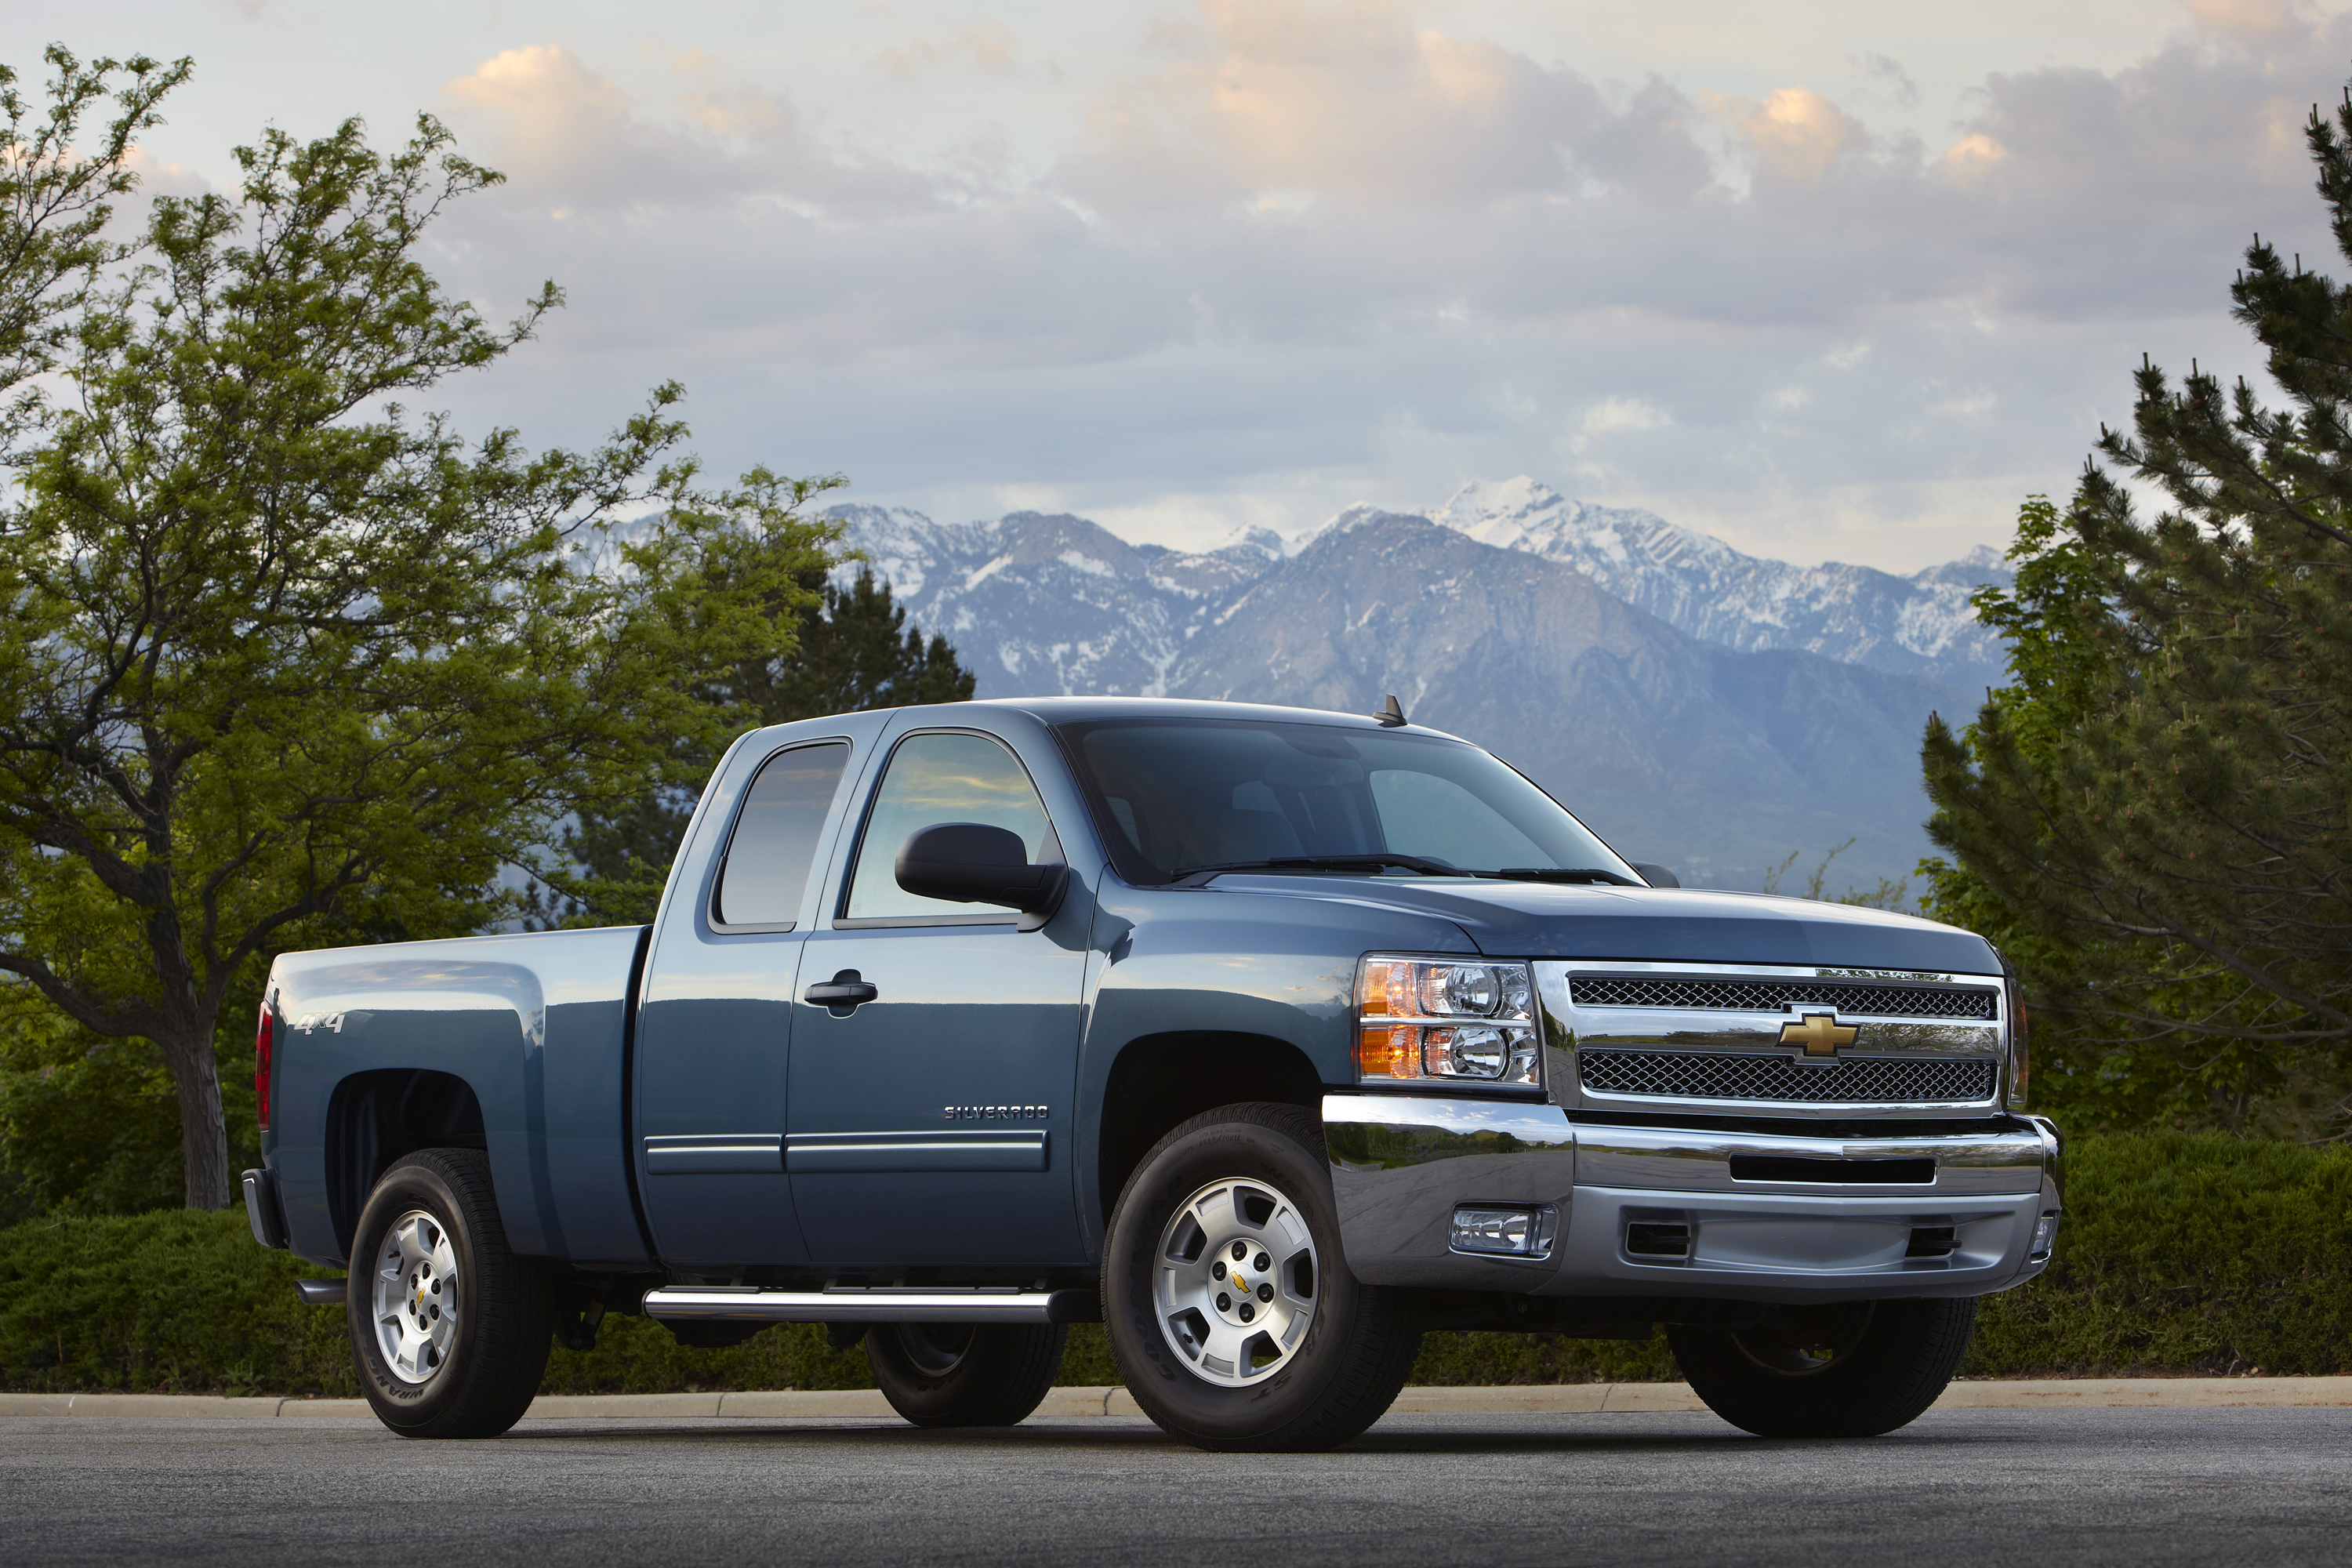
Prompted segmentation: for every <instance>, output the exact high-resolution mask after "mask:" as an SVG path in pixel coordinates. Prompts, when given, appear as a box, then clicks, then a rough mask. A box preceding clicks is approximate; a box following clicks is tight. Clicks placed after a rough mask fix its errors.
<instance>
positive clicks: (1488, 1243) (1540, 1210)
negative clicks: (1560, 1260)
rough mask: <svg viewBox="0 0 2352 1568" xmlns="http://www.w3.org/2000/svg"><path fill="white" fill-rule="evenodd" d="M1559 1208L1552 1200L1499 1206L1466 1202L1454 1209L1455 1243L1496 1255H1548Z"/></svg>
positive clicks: (1456, 1248)
mask: <svg viewBox="0 0 2352 1568" xmlns="http://www.w3.org/2000/svg"><path fill="white" fill-rule="evenodd" d="M1558 1229H1559V1210H1558V1209H1556V1208H1553V1207H1552V1206H1551V1205H1549V1204H1541V1205H1535V1206H1532V1207H1528V1208H1496V1207H1489V1206H1487V1205H1471V1204H1465V1205H1463V1206H1462V1207H1460V1208H1457V1209H1455V1210H1454V1238H1453V1247H1454V1251H1456V1252H1475V1253H1479V1254H1482V1255H1485V1256H1489V1257H1496V1258H1549V1257H1550V1256H1551V1243H1552V1237H1553V1234H1554V1233H1555V1232H1556V1231H1557V1230H1558Z"/></svg>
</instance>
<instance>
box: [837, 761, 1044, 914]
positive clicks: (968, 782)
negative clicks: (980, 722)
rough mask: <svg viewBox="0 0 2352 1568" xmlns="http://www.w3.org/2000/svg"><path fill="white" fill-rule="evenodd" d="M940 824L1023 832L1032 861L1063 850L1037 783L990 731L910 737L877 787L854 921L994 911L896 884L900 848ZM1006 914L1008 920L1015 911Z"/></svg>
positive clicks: (852, 907)
mask: <svg viewBox="0 0 2352 1568" xmlns="http://www.w3.org/2000/svg"><path fill="white" fill-rule="evenodd" d="M942 822H984V823H987V824H988V825H989V826H992V827H1003V828H1006V829H1009V830H1010V831H1012V832H1013V833H1016V834H1019V835H1020V837H1021V842H1022V845H1023V847H1025V848H1026V849H1027V850H1028V852H1029V858H1030V860H1031V862H1032V863H1040V862H1045V861H1057V860H1059V859H1060V858H1062V847H1061V843H1060V841H1059V840H1057V839H1056V838H1055V837H1054V829H1053V826H1052V825H1051V824H1050V823H1048V822H1047V821H1046V820H1045V805H1044V803H1043V802H1041V801H1039V800H1038V798H1037V790H1036V786H1035V785H1034V784H1031V783H1030V782H1029V775H1028V774H1027V773H1025V772H1024V771H1023V770H1022V767H1021V764H1020V763H1019V762H1017V761H1016V760H1014V758H1013V753H1012V752H1008V751H1006V750H1005V749H1004V747H1003V745H1002V744H1001V743H1000V742H995V741H992V740H990V739H988V738H987V737H986V736H984V735H912V736H909V737H908V738H907V739H906V740H905V741H903V742H899V745H898V751H897V752H893V753H892V754H891V757H890V767H889V771H888V772H887V773H884V774H883V775H882V784H881V787H880V788H878V789H877V790H876V791H875V792H874V809H873V811H872V813H871V814H870V815H869V816H867V817H866V837H865V840H864V841H863V842H862V843H860V844H859V846H858V848H857V869H856V872H855V873H854V874H853V875H852V876H851V878H850V882H849V907H848V909H847V910H846V913H847V915H848V918H849V919H851V920H910V919H920V918H922V917H924V916H934V915H976V914H987V913H990V912H992V911H991V910H989V908H988V907H987V906H985V905H982V904H957V903H950V902H948V901H947V900H942V899H924V898H918V897H917V896H916V895H914V894H912V893H909V892H908V891H906V890H905V889H901V888H900V887H899V886H898V850H899V849H900V847H903V846H904V845H905V844H906V842H907V840H908V839H909V838H911V837H914V836H915V835H916V834H918V833H919V832H921V831H922V830H923V829H924V828H926V827H930V826H936V825H938V824H940V823H942ZM995 912H1001V913H1003V915H1004V918H1006V919H1008V920H1010V919H1011V918H1012V915H1011V913H1010V911H995Z"/></svg>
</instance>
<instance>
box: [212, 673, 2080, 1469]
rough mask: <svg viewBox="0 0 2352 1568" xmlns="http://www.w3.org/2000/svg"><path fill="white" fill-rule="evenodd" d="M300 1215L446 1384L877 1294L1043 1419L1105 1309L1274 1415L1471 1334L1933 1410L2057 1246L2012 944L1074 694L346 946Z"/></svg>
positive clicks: (899, 1331)
mask: <svg viewBox="0 0 2352 1568" xmlns="http://www.w3.org/2000/svg"><path fill="white" fill-rule="evenodd" d="M2025 1089H2026V1035H2025V1016H2024V1013H2023V1011H2022V1009H2021V1008H2020V1006H2019V1005H2018V1002H2017V996H2016V992H2015V989H2014V987H2013V984H2012V983H2011V978H2010V977H2009V974H2008V971H2007V969H2006V966H2005V965H2004V963H2003V962H2002V960H2001V958H2000V955H1999V954H1998V953H1997V952H1995V951H1994V950H1993V949H1992V948H1991V947H1990V945H1988V944H1987V943H1986V942H1984V941H1983V940H1982V939H1981V938H1979V937H1977V936H1974V935H1971V934H1970V933H1969V932H1967V931H1958V930H1955V929H1953V928H1951V927H1949V926H1945V925H1939V924H1937V923H1934V922H1932V921H1925V920H1919V919H1914V918H1911V917H1908V916H1905V915H1899V914H1892V913H1887V912H1884V911H1881V910H1872V909H1862V908H1853V907H1848V906H1844V905H1838V904H1824V903H1813V902H1806V901H1802V900H1791V899H1784V898H1772V897H1765V896H1760V895H1753V894H1736V893H1723V892H1708V891H1701V890H1697V889H1682V888H1679V887H1677V886H1675V883H1674V878H1673V877H1672V876H1671V874H1669V873H1667V872H1665V871H1664V870H1663V869H1661V868H1657V867H1643V866H1640V865H1637V864H1635V863H1633V862H1630V861H1627V860H1625V859H1622V858H1620V857H1619V856H1618V855H1617V854H1616V853H1615V852H1613V851H1612V849H1610V848H1609V847H1608V846H1607V845H1605V844H1603V843H1602V842H1601V840H1600V839H1599V838H1598V837H1595V836H1594V835H1593V834H1592V833H1591V832H1590V831H1588V830H1587V829H1586V828H1585V827H1584V826H1583V825H1582V824H1581V823H1580V822H1579V821H1578V820H1577V818H1576V817H1575V816H1572V815H1571V814H1570V812H1569V811H1568V810H1567V809H1566V808H1565V807H1563V806H1562V805H1559V803H1558V802H1556V801H1555V800H1553V799H1552V798H1551V797H1550V796H1549V795H1547V794H1546V793H1545V792H1544V791H1543V790H1542V789H1540V788H1538V786H1537V785H1536V784H1533V783H1531V782H1529V781H1528V779H1527V778H1525V777H1524V776H1522V775H1521V774H1519V773H1517V772H1515V771H1514V770H1513V769H1512V768H1510V767H1509V766H1508V765H1507V764H1506V763H1502V762H1501V761H1499V760H1497V759H1496V758H1495V757H1494V756H1492V755H1491V754H1489V753H1488V752H1485V751H1482V750H1480V749H1479V748H1478V747H1476V746H1474V745H1471V744H1469V743H1468V742H1464V741H1461V740H1458V739H1455V738H1454V737H1452V736H1449V735H1445V734H1443V733H1440V732H1438V731H1434V730H1432V729H1428V728H1425V727H1423V726H1421V725H1416V724H1411V723H1407V722H1406V721H1404V720H1403V717H1402V715H1401V714H1400V713H1398V712H1397V711H1396V709H1395V704H1394V702H1393V700H1391V704H1390V710H1389V711H1388V712H1386V713H1383V714H1380V715H1375V716H1371V717H1358V716H1351V715H1347V714H1340V713H1328V712H1317V711H1308V710H1294V709H1279V708H1266V707H1253V706H1244V705H1238V704H1227V703H1211V702H1181V701H1164V700H1133V699H1080V698H1062V699H1051V700H1003V701H984V702H967V703H959V704H953V705H948V706H938V707H921V708H907V709H897V710H882V711H873V712H865V713H853V714H846V715H843V716H841V717H837V718H830V719H817V720H810V721H803V722H798V723H793V724H787V725H782V726H779V727H775V728H770V729H763V730H759V731H754V732H752V733H751V734H748V735H745V736H743V737H742V738H741V739H740V741H738V742H736V743H735V745H734V746H733V748H732V749H731V750H730V752H728V754H727V755H726V757H725V758H724V759H722V760H721V761H720V763H719V766H718V768H717V771H716V772H715V773H713V775H712V777H711V779H710V782H709V786H708V787H707V788H706V789H705V790H704V792H703V794H702V795H701V798H700V802H699V805H698V807H697V808H696V811H695V814H694V816H693V819H692V822H691V824H690V825H689V826H688V829H687V832H686V836H685V838H684V841H683V843H682V844H681V846H680V847H679V850H678V853H677V861H676V864H675V865H674V867H673V868H672V869H671V871H670V875H669V879H668V883H667V890H666V891H665V893H664V895H663V898H662V901H661V905H660V909H659V912H658V915H657V917H656V920H655V921H654V923H653V924H651V925H650V926H646V927H642V928H634V929H613V930H596V931H540V932H521V933H515V934H508V935H494V936H485V937H475V938H469V939H465V940H458V941H446V942H404V943H392V944H386V945H383V946H375V947H363V948H345V949H341V950H337V951H331V952H302V953H288V954H285V955H283V956H281V957H279V958H278V960H277V961H276V963H275V964H274V965H273V967H272V968H271V971H270V974H269V979H268V990H267V993H266V997H265V1000H264V1002H263V1004H262V1009H261V1016H260V1026H259V1036H258V1041H257V1098H258V1103H259V1106H260V1112H261V1118H262V1125H263V1135H262V1148H263V1165H262V1168H261V1169H259V1170H256V1171H250V1172H247V1173H246V1176H245V1196H246V1203H247V1210H248V1214H249V1215H250V1218H251V1221H252V1226H253V1233H254V1236H255V1238H256V1239H257V1241H259V1242H260V1243H261V1244H262V1245H264V1246H268V1247H291V1248H292V1250H293V1251H294V1252H295V1253H296V1254H297V1255H299V1257H301V1258H306V1259H310V1260H312V1261H314V1262H316V1263H319V1264H322V1265H329V1266H335V1267H342V1268H348V1270H349V1278H348V1280H347V1281H346V1280H312V1281H305V1282H304V1283H303V1285H302V1287H301V1289H302V1291H303V1294H304V1297H305V1299H306V1300H312V1301H314V1302H317V1303H320V1304H326V1303H335V1302H340V1303H341V1305H342V1307H343V1309H344V1312H345V1315H346V1318H347V1320H348V1322H349V1327H350V1331H351V1338H352V1350H353V1353H354V1356H355V1358H356V1361H357V1364H358V1368H359V1373H360V1381H361V1383H362V1386H363V1388H364V1390H365V1393H366V1395H367V1398H368V1400H369V1401H370V1403H371V1404H372V1405H373V1407H374V1409H375V1410H376V1412H377V1414H378V1415H380V1416H381V1417H382V1419H383V1422H384V1423H385V1424H386V1425H387V1426H390V1427H391V1428H392V1429H393V1430H394V1431H396V1432H400V1433H403V1434H405V1435H408V1436H419V1437H426V1436H487V1435H491V1434H495V1433H497V1432H500V1431H503V1430H505V1429H506V1428H507V1427H508V1426H510V1425H511V1424H512V1423H513V1422H514V1421H515V1420H516V1419H517V1418H518V1417H519V1416H520V1415H521V1414H522V1413H523V1411H524V1410H525V1408H526V1407H527V1406H528V1405H529V1404H530V1399H531V1396H532V1394H533V1393H534V1392H535V1391H536V1389H537V1387H538V1385H539V1383H540V1380H541V1376H542V1375H543V1373H544V1369H545V1365H546V1361H547V1356H548V1354H549V1347H550V1343H551V1341H561V1342H562V1343H564V1344H566V1345H570V1346H573V1347H585V1346H588V1345H590V1344H593V1341H594V1337H595V1334H596V1331H597V1328H598V1325H599V1323H600V1321H601V1320H602V1319H603V1317H604V1315H605V1314H606V1313H607V1312H615V1311H616V1312H628V1313H644V1314H646V1315H648V1316H650V1317H652V1318H653V1319H656V1320H657V1321H660V1322H661V1323H663V1324H665V1325H667V1328H668V1329H669V1330H670V1331H672V1332H673V1333H675V1334H676V1335H677V1338H678V1339H679V1340H680V1341H681V1342H685V1343H688V1344H692V1345H705V1346H711V1345H724V1344H730V1343H735V1342H740V1341H741V1340H743V1339H746V1338H748V1337H749V1336H750V1335H751V1334H752V1333H755V1332H757V1331H759V1330H760V1329H761V1327H763V1326H765V1325H768V1324H771V1323H778V1322H813V1323H823V1324H826V1325H829V1331H830V1334H831V1338H832V1340H833V1342H834V1343H835V1344H836V1345H838V1346H842V1347H847V1346H849V1345H851V1344H855V1343H856V1342H858V1341H860V1340H862V1341H863V1342H864V1345H865V1352H866V1357H867V1359H868V1361H869V1363H871V1365H872V1368H873V1373H874V1378H875V1381H876V1383H877V1384H878V1385H879V1387H880V1388H881V1390H882V1392H883V1393H884V1394H886V1395H887V1398H888V1400H889V1402H890V1404H891V1405H892V1406H893V1407H894V1408H896V1409H897V1410H898V1412H899V1413H900V1414H901V1415H904V1416H906V1417H907V1418H908V1420H910V1421H913V1422H916V1423H919V1424H926V1425H941V1426H988V1425H1003V1424H1009V1423H1012V1422H1015V1421H1018V1420H1020V1419H1021V1418H1022V1417H1024V1415H1027V1414H1029V1413H1030V1412H1031V1411H1033V1410H1034V1408H1035V1407H1036V1405H1037V1404H1038V1403H1039V1401H1040V1400H1041V1399H1042V1398H1043V1397H1044V1396H1045V1392H1046V1390H1047V1389H1048V1388H1049V1387H1050V1386H1051V1385H1052V1384H1053V1381H1054V1377H1055V1372H1056V1370H1057V1369H1058V1366H1059V1363H1060V1361H1061V1356H1062V1351H1063V1346H1064V1342H1065V1340H1066V1335H1067V1332H1068V1325H1069V1324H1071V1323H1073V1322H1088V1321H1100V1322H1102V1323H1103V1324H1104V1325H1105V1329H1106V1332H1107V1333H1108V1337H1109V1342H1110V1345H1111V1349H1112V1351H1113V1353H1114V1354H1115V1355H1116V1357H1117V1359H1118V1365H1119V1367H1120V1369H1121V1372H1122V1373H1123V1375H1124V1377H1125V1380H1126V1383H1127V1385H1128V1387H1129V1390H1130V1391H1131V1392H1132V1394H1133V1395H1134V1397H1135V1399H1136V1402H1137V1403H1138V1404H1139V1405H1140V1406H1141V1407H1142V1408H1143V1410H1144V1411H1145V1412H1146V1413H1148V1414H1149V1415H1150V1416H1151V1417H1152V1419H1154V1420H1155V1421H1157V1422H1158V1423H1159V1424H1160V1426H1162V1427H1164V1428H1165V1429H1167V1430H1168V1431H1169V1432H1171V1434H1174V1435H1176V1436H1179V1437H1181V1438H1183V1439H1185V1440H1187V1441H1189V1442H1192V1443H1193V1444H1197V1445H1199V1446H1201V1447H1207V1448H1213V1449H1227V1450H1277V1449H1285V1450H1302V1449H1315V1448H1324V1447H1330V1446H1332V1445H1334V1444H1337V1443H1340V1442H1343V1441H1345V1440H1347V1439H1348V1438H1349V1437H1350V1436H1354V1435H1355V1434H1357V1433H1359V1432H1360V1431H1361V1430H1362V1429H1363V1428H1364V1427H1365V1426H1368V1425H1369V1424H1370V1423H1371V1422H1372V1421H1374V1420H1376V1419H1377V1418H1378V1417H1379V1416H1380V1415H1381V1412H1382V1411H1384V1410H1385V1409H1386V1408H1387V1407H1388V1405H1390V1404H1391V1401H1392V1400H1393V1399H1394V1398H1395V1395H1396V1394H1397V1391H1398V1389H1399V1388H1400V1387H1401V1386H1402V1384H1403V1381H1404V1378H1405V1375H1406V1373H1407V1372H1408V1370H1409V1369H1410V1368H1411V1366H1412V1362H1413V1358H1414V1354H1415V1352H1416V1350H1417V1348H1418V1346H1419V1345H1420V1343H1421V1340H1422V1336H1423V1333H1424V1332H1426V1331H1444V1330H1487V1331H1517V1332H1531V1333H1549V1334H1563V1335H1571V1336H1584V1337H1591V1338H1624V1337H1637V1338H1645V1337H1647V1336H1648V1335H1650V1334H1651V1333H1653V1332H1654V1331H1655V1329H1656V1326H1657V1325H1660V1324H1664V1326H1665V1329H1666V1332H1667V1334H1668V1336H1669V1341H1670V1343H1671V1344H1672V1346H1673V1349H1674V1352H1675V1357H1676V1359H1677V1360H1678V1362H1679V1363H1680V1365H1681V1367H1682V1370H1683V1372H1684V1374H1685V1376H1686V1377H1687V1378H1688V1379H1689V1380H1690V1383H1691V1385H1692V1386H1693V1387H1694V1388H1695V1389H1696V1391H1697V1393H1698V1394H1699V1396H1700V1397H1701V1398H1703V1399H1704V1400H1705V1401H1706V1403H1707V1404H1708V1405H1709V1406H1711V1407H1712V1408H1713V1409H1714V1410H1716V1411H1717V1412H1718V1413H1720V1414H1721V1415H1723V1416H1725V1417H1726V1418H1727V1419H1728V1420H1729V1421H1731V1422H1733V1423H1735V1424H1737V1425H1738V1426H1742V1427H1744V1428H1746V1429H1748V1431H1751V1432H1755V1433H1759V1434H1764V1435H1778V1436H1869V1435H1874V1434H1877V1433H1881V1432H1885V1431H1889V1430H1891V1429H1893V1428H1895V1427H1897V1426H1902V1425H1903V1424H1904V1423H1906V1422H1907V1421H1909V1420H1911V1419H1912V1418H1913V1417H1914V1416H1916V1415H1918V1414H1919V1412H1920V1411H1922V1410H1924V1409H1925V1408H1926V1407H1927V1405H1929V1404H1930V1403H1931V1402H1932V1401H1933V1400H1934V1399H1935V1398H1936V1396H1937V1394H1938V1393H1940V1392H1941V1390H1942V1389H1943V1387H1944V1386H1945V1384H1947V1383H1948V1381H1949V1379H1950V1377H1951V1375H1952V1372H1953V1369H1954V1367H1955V1366H1956V1365H1957V1364H1958V1360H1959V1357H1960V1356H1961V1354H1962V1352H1964V1351H1965V1349H1966V1348H1967V1344H1968V1341H1969V1333H1970V1331H1971V1328H1972V1326H1973V1323H1974V1321H1975V1314H1976V1302H1977V1299H1978V1298H1979V1297H1980V1296H1983V1295H1985V1294H1987V1293H1989V1292H1991V1291H1996V1290H2002V1289H2009V1288H2011V1287H2012V1286H2015V1285H2018V1284H2020V1283H2021V1282H2023V1281H2025V1280H2027V1279H2032V1277H2033V1276H2034V1275H2035V1274H2037V1273H2039V1272H2040V1271H2041V1270H2042V1268H2044V1267H2045V1266H2046V1265H2047V1263H2048V1261H2049V1258H2050V1256H2051V1247H2052V1244H2053V1239H2054V1237H2055V1233H2056V1229H2057V1224H2058V1219H2059V1215H2060V1214H2061V1212H2062V1205H2061V1202H2060V1195H2059V1194H2060V1186H2059V1153H2060V1142H2059V1138H2058V1135H2057V1133H2056V1131H2055V1130H2054V1129H2053V1128H2052V1127H2051V1126H2050V1124H2049V1123H2047V1122H2046V1121H2041V1120H2039V1119H2036V1118H2032V1117H2028V1116H2025V1115H2022V1114H2021V1110H2022V1107H2023V1104H2024V1097H2025Z"/></svg>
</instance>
